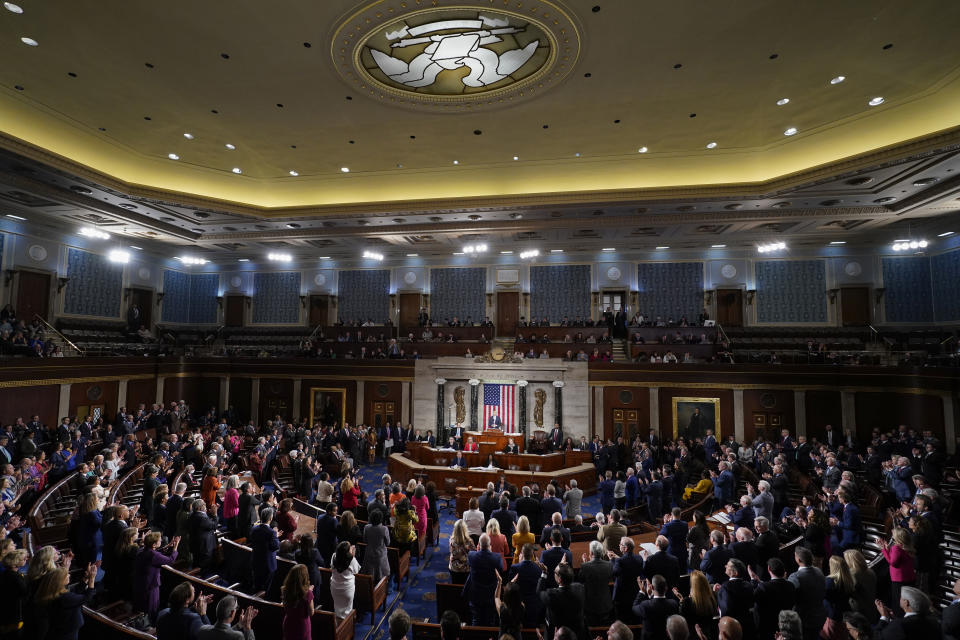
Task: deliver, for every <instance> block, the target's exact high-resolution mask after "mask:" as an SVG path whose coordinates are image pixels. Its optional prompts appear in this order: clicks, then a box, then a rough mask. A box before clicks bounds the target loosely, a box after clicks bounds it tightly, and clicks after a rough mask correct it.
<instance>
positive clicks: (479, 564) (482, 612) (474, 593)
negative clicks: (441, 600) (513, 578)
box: [463, 533, 503, 627]
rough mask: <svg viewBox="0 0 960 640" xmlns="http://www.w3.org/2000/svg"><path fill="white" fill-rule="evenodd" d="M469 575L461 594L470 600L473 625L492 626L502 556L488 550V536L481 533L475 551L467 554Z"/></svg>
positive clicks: (493, 624) (495, 619)
mask: <svg viewBox="0 0 960 640" xmlns="http://www.w3.org/2000/svg"><path fill="white" fill-rule="evenodd" d="M467 562H469V564H470V575H469V576H468V577H467V582H466V584H465V585H463V595H464V596H465V597H466V598H467V600H468V601H469V602H470V614H471V616H472V618H473V625H474V626H480V627H493V626H496V625H497V609H496V606H495V605H494V602H493V596H494V594H495V593H496V591H497V573H498V572H499V571H500V569H501V567H502V566H503V556H502V555H500V554H499V553H493V552H492V551H490V536H488V535H487V534H485V533H484V534H482V535H481V536H480V545H479V548H478V549H477V550H476V551H471V552H470V555H469V556H467Z"/></svg>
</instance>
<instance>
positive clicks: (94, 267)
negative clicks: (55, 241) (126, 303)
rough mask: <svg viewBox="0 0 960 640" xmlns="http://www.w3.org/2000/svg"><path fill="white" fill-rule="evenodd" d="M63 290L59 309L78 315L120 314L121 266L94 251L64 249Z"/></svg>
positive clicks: (102, 316)
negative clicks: (65, 255)
mask: <svg viewBox="0 0 960 640" xmlns="http://www.w3.org/2000/svg"><path fill="white" fill-rule="evenodd" d="M67 277H68V278H70V282H69V283H67V289H66V292H65V294H64V297H63V312H64V313H66V314H70V315H78V316H97V317H101V318H119V317H120V296H121V294H122V289H123V266H122V265H119V264H115V263H113V262H110V261H109V260H107V258H106V257H104V256H101V255H98V254H96V253H89V252H87V251H81V250H80V249H69V250H68V251H67Z"/></svg>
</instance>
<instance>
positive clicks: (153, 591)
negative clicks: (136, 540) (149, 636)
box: [133, 531, 180, 622]
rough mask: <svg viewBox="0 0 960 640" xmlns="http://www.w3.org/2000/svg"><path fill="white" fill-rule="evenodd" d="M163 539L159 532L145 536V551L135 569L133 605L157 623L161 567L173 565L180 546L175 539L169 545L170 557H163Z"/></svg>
mask: <svg viewBox="0 0 960 640" xmlns="http://www.w3.org/2000/svg"><path fill="white" fill-rule="evenodd" d="M161 537H162V536H161V534H160V532H159V531H151V532H150V533H148V534H147V535H146V536H144V538H143V549H142V550H141V551H140V553H138V554H137V559H136V562H135V564H134V568H133V605H134V607H135V608H136V609H137V610H139V611H143V612H144V613H146V614H147V615H148V616H149V617H150V621H151V622H154V621H156V619H157V611H158V610H159V608H160V567H162V566H163V565H165V564H173V562H174V561H175V560H176V559H177V545H178V544H180V537H179V536H176V537H174V538H173V539H172V540H171V541H170V544H169V545H167V549H168V550H169V551H168V553H169V554H170V555H163V554H162V553H160V551H158V549H159V548H160V541H161Z"/></svg>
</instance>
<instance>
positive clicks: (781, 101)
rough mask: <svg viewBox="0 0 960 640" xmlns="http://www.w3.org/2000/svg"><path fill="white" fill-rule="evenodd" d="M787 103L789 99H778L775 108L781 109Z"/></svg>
mask: <svg viewBox="0 0 960 640" xmlns="http://www.w3.org/2000/svg"><path fill="white" fill-rule="evenodd" d="M789 102H790V98H780V99H779V100H777V106H778V107H782V106H783V105H785V104H788V103H789Z"/></svg>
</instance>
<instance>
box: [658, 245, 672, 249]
mask: <svg viewBox="0 0 960 640" xmlns="http://www.w3.org/2000/svg"><path fill="white" fill-rule="evenodd" d="M669 248H670V247H668V246H667V245H662V246H659V247H657V249H669Z"/></svg>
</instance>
